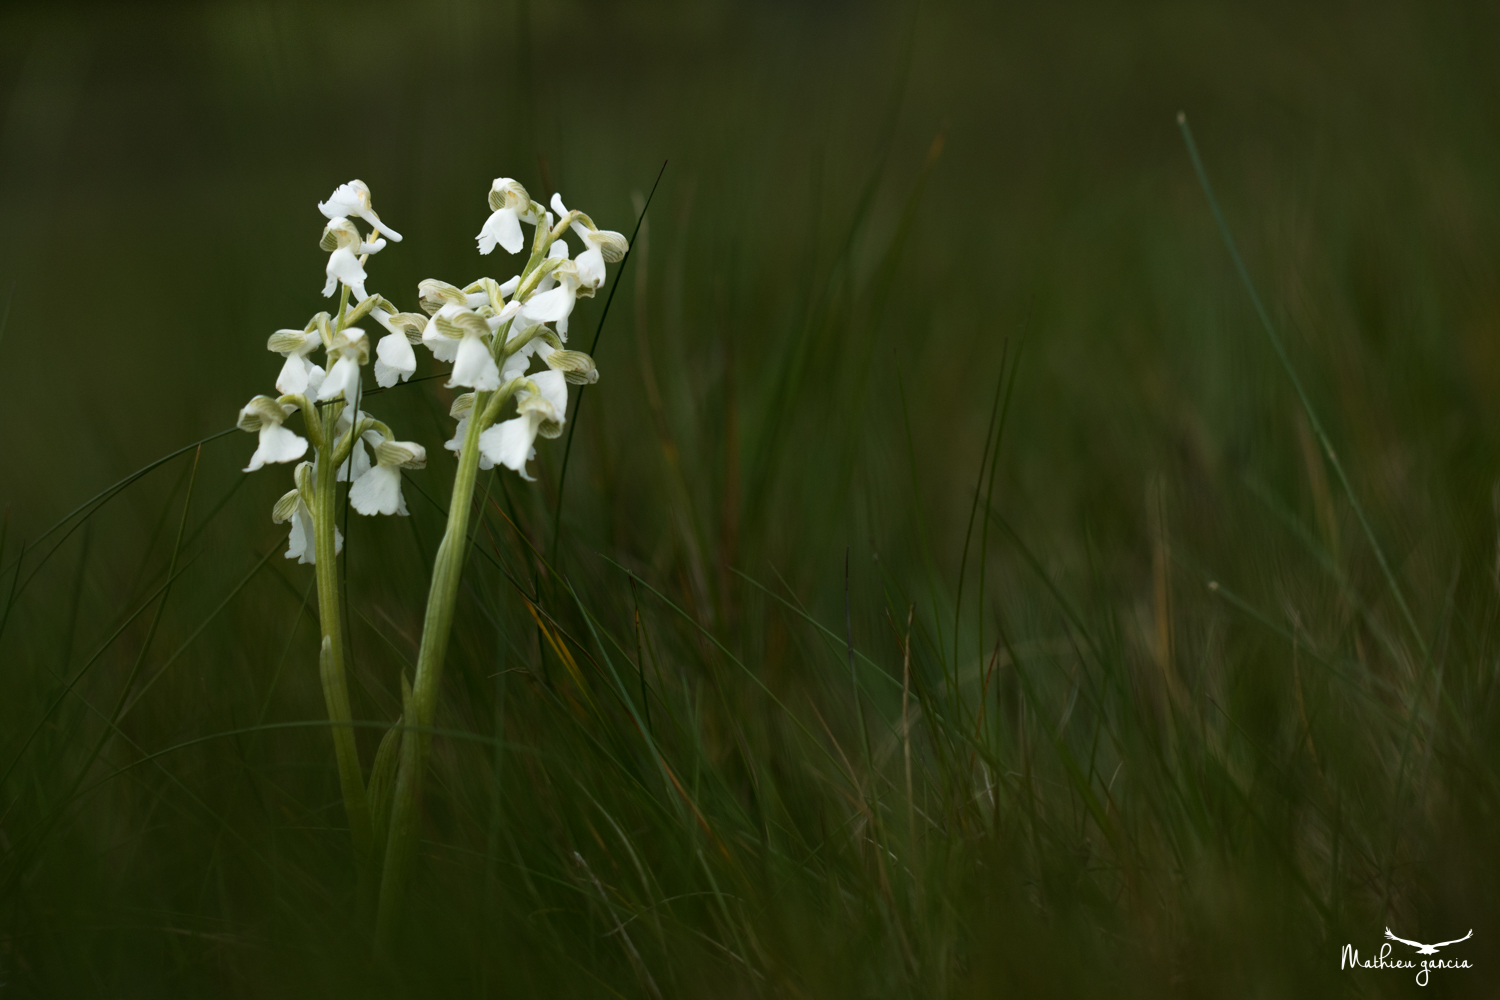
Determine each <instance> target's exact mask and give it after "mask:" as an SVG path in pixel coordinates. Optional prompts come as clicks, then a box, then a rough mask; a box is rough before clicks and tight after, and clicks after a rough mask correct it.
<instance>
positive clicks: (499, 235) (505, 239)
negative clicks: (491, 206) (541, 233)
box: [474, 208, 526, 254]
mask: <svg viewBox="0 0 1500 1000" xmlns="http://www.w3.org/2000/svg"><path fill="white" fill-rule="evenodd" d="M474 240H475V242H476V243H477V244H478V246H479V252H480V253H482V254H491V253H494V252H495V247H496V246H497V245H498V246H502V247H504V248H505V252H506V253H516V252H518V251H519V250H520V249H521V247H522V246H523V245H524V244H525V242H526V241H525V238H524V237H523V236H522V235H521V220H520V219H519V218H517V217H516V210H515V209H513V208H499V209H496V210H495V211H494V212H492V213H490V217H489V218H488V219H486V220H484V225H483V226H481V227H480V229H479V235H478V236H476V237H474Z"/></svg>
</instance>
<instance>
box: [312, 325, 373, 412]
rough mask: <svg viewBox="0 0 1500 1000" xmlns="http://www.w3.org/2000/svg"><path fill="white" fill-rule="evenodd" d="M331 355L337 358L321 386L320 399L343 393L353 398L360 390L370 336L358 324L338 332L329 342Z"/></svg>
mask: <svg viewBox="0 0 1500 1000" xmlns="http://www.w3.org/2000/svg"><path fill="white" fill-rule="evenodd" d="M328 356H329V357H330V358H333V359H335V360H334V362H333V365H332V367H330V368H329V369H328V374H327V376H325V377H324V379H323V384H322V386H321V387H319V389H318V402H320V403H321V402H324V401H325V400H329V399H337V398H338V397H339V396H340V395H342V396H343V397H344V399H345V400H346V401H348V402H351V403H352V402H354V397H355V396H356V395H357V394H358V391H359V369H360V366H361V365H363V364H364V363H365V362H366V361H368V360H369V359H370V338H369V337H367V336H366V335H365V332H364V331H363V330H361V329H359V328H358V327H353V326H351V327H348V328H347V329H344V330H342V331H340V332H339V333H338V335H337V336H335V338H334V342H333V343H332V344H331V345H329V348H328Z"/></svg>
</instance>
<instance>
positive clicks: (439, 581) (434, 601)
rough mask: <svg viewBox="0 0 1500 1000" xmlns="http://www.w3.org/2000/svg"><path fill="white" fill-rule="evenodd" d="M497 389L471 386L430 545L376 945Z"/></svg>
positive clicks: (395, 903)
mask: <svg viewBox="0 0 1500 1000" xmlns="http://www.w3.org/2000/svg"><path fill="white" fill-rule="evenodd" d="M496 395H498V396H508V395H509V393H507V392H501V393H499V394H492V393H484V392H481V393H478V394H476V396H475V399H474V409H473V411H472V412H471V418H470V422H469V429H468V432H467V433H466V434H465V436H464V446H463V451H461V452H460V453H459V458H458V474H457V475H456V476H455V477H454V479H453V498H452V500H451V501H450V502H449V505H448V527H447V530H446V531H444V533H443V541H442V543H441V544H440V545H439V546H438V552H437V559H436V560H435V561H434V562H433V566H432V585H431V587H430V589H429V590H428V593H427V614H426V617H425V618H424V619H423V622H422V645H421V648H420V649H419V650H418V652H417V676H416V680H415V681H414V682H413V684H412V695H411V711H410V712H408V713H407V717H406V723H407V724H408V725H410V726H415V727H416V728H415V729H408V730H407V731H406V732H405V733H404V734H403V736H402V740H401V762H400V766H399V769H398V771H397V775H396V791H395V795H394V796H393V797H392V801H391V819H390V825H389V833H388V834H387V838H386V850H385V866H384V869H383V870H382V873H381V879H380V910H379V913H378V915H377V917H376V924H375V940H376V945H377V947H383V946H384V945H385V944H386V943H388V942H389V941H390V940H391V938H392V936H393V935H394V933H395V930H396V924H397V920H398V918H399V916H400V909H401V901H402V897H403V894H404V893H405V889H406V878H407V872H408V869H409V868H410V867H411V859H412V856H413V855H414V854H415V848H416V841H417V828H418V825H419V823H418V819H419V817H418V810H419V807H420V805H421V801H422V778H423V772H424V771H425V770H426V765H427V751H428V747H429V746H430V744H431V742H432V736H431V733H430V731H429V730H430V728H431V726H432V716H433V711H434V709H435V708H436V707H437V696H438V688H439V682H440V681H441V680H442V676H443V660H444V658H445V657H446V656H447V653H448V638H449V634H450V632H451V631H452V625H453V607H454V604H455V603H456V601H457V597H458V582H459V578H460V577H461V576H462V574H463V568H464V559H465V558H466V557H467V555H468V551H469V507H470V504H471V503H472V501H473V497H474V483H475V481H476V480H477V479H478V477H479V435H480V434H481V433H483V431H484V430H485V428H486V427H487V426H488V424H489V422H490V420H491V419H492V418H493V416H494V413H495V411H496V410H498V408H499V407H498V406H497V405H495V404H498V403H499V402H501V401H502V400H501V399H498V398H494V397H495V396H496Z"/></svg>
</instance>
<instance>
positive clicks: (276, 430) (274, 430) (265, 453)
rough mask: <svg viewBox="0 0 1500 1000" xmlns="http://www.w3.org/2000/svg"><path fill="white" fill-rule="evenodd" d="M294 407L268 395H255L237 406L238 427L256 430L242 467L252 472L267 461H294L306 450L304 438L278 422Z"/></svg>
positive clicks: (289, 413) (284, 418)
mask: <svg viewBox="0 0 1500 1000" xmlns="http://www.w3.org/2000/svg"><path fill="white" fill-rule="evenodd" d="M295 409H296V408H295V407H293V406H283V405H282V404H280V403H278V402H276V400H274V399H272V398H271V397H270V396H256V397H255V398H254V399H252V400H250V402H248V403H246V404H245V405H244V406H243V407H242V408H241V409H240V417H239V421H238V426H239V428H240V429H241V430H246V431H257V432H259V434H260V438H259V441H258V443H257V445H256V448H255V453H254V454H253V455H251V456H250V464H249V465H247V466H245V468H244V470H243V471H245V472H254V471H255V470H256V469H259V468H260V467H261V466H263V465H265V464H266V463H268V462H295V461H296V460H297V459H299V458H301V457H302V456H303V455H304V454H306V453H307V439H306V438H303V437H302V436H301V435H299V434H296V433H294V432H293V431H291V430H290V429H288V428H286V427H283V426H282V422H283V421H284V420H286V418H287V417H288V416H290V415H291V414H292V412H293V411H294V410H295Z"/></svg>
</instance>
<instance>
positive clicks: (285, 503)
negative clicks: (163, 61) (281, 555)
mask: <svg viewBox="0 0 1500 1000" xmlns="http://www.w3.org/2000/svg"><path fill="white" fill-rule="evenodd" d="M296 479H297V482H298V483H299V484H304V483H307V484H308V485H310V483H309V482H308V481H310V480H311V479H312V463H311V462H303V463H302V464H301V465H299V466H297V470H296ZM271 520H272V521H274V522H276V523H277V524H285V523H286V522H287V521H290V522H292V533H291V535H289V536H288V537H287V545H286V557H287V558H288V559H295V560H297V562H299V563H302V564H304V565H311V564H313V563H316V562H317V561H318V548H317V544H316V542H315V541H314V539H313V518H312V511H311V510H309V509H308V507H307V501H306V499H305V498H304V497H303V495H302V491H301V490H300V489H296V490H292V491H291V492H289V493H287V494H286V495H285V496H283V497H282V498H281V499H280V500H278V501H276V506H275V507H273V508H272V509H271ZM343 548H344V535H343V532H341V531H339V529H338V525H334V527H333V554H334V555H338V554H339V552H341V551H343Z"/></svg>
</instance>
